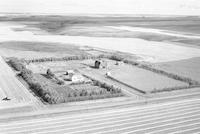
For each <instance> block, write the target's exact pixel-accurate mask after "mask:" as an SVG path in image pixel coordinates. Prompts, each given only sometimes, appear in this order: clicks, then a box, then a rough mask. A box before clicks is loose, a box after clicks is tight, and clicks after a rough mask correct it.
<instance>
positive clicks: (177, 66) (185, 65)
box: [155, 58, 200, 81]
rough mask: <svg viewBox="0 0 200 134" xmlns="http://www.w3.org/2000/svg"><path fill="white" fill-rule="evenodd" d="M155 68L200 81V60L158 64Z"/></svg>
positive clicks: (192, 59) (193, 59)
mask: <svg viewBox="0 0 200 134" xmlns="http://www.w3.org/2000/svg"><path fill="white" fill-rule="evenodd" d="M155 67H156V68H158V69H161V70H165V71H167V72H171V73H174V74H178V75H182V76H185V77H190V78H191V79H194V80H196V81H200V70H199V68H200V58H191V59H187V60H180V61H174V62H166V63H158V64H155Z"/></svg>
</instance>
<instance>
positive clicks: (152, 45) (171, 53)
mask: <svg viewBox="0 0 200 134" xmlns="http://www.w3.org/2000/svg"><path fill="white" fill-rule="evenodd" d="M16 26H20V25H19V24H16ZM0 27H3V28H4V32H0V33H1V34H2V35H1V36H0V41H11V40H12V41H40V42H51V43H52V42H54V43H55V42H59V43H69V44H77V45H82V46H84V45H88V46H91V47H99V48H103V49H109V50H117V51H122V52H129V53H132V54H135V55H136V56H139V57H143V61H148V62H167V61H174V60H181V59H188V58H193V57H199V56H200V50H199V49H197V48H191V47H185V46H178V45H175V44H170V43H164V42H155V41H146V40H142V39H136V38H112V37H110V38H109V37H83V36H66V35H35V34H33V33H32V32H31V31H23V32H19V31H13V29H12V26H10V24H4V25H0ZM5 29H6V30H8V32H5Z"/></svg>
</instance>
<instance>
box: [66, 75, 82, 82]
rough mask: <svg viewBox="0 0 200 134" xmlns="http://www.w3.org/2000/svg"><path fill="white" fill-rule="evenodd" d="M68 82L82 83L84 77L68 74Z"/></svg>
mask: <svg viewBox="0 0 200 134" xmlns="http://www.w3.org/2000/svg"><path fill="white" fill-rule="evenodd" d="M69 80H70V81H72V82H83V81H84V77H83V76H82V75H80V74H70V75H69Z"/></svg>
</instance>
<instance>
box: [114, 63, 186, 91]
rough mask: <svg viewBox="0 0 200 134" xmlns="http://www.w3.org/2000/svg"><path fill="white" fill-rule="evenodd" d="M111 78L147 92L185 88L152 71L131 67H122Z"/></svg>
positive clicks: (175, 81)
mask: <svg viewBox="0 0 200 134" xmlns="http://www.w3.org/2000/svg"><path fill="white" fill-rule="evenodd" d="M111 74H112V75H111V77H113V78H115V79H117V80H119V81H121V82H123V83H126V84H128V85H130V86H132V87H135V88H138V89H140V90H143V91H145V92H149V91H152V90H154V89H162V88H169V87H176V86H185V85H188V84H187V83H183V82H180V81H177V80H174V79H171V78H168V77H165V76H162V75H159V74H156V73H153V72H151V71H148V70H145V69H141V68H137V67H134V66H129V65H122V66H120V67H119V68H116V69H113V70H111Z"/></svg>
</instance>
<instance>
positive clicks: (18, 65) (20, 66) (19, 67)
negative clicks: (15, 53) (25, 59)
mask: <svg viewBox="0 0 200 134" xmlns="http://www.w3.org/2000/svg"><path fill="white" fill-rule="evenodd" d="M8 64H9V65H10V66H11V67H13V68H14V69H15V70H16V71H22V70H23V69H24V68H26V67H25V66H24V65H23V63H22V61H20V60H19V59H17V58H10V59H9V61H8Z"/></svg>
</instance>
